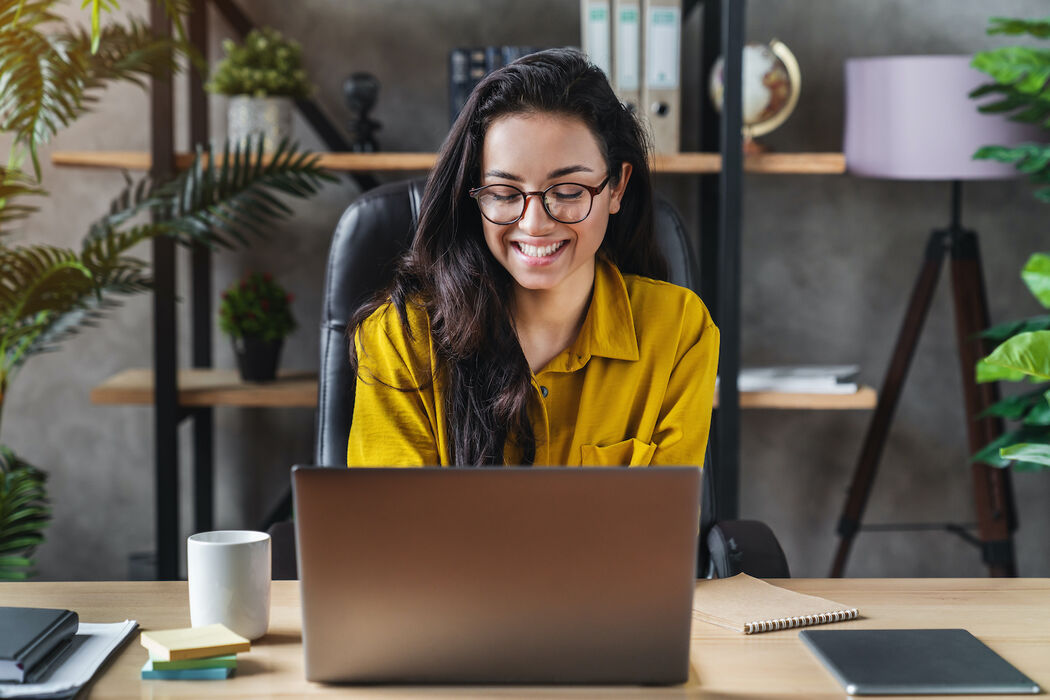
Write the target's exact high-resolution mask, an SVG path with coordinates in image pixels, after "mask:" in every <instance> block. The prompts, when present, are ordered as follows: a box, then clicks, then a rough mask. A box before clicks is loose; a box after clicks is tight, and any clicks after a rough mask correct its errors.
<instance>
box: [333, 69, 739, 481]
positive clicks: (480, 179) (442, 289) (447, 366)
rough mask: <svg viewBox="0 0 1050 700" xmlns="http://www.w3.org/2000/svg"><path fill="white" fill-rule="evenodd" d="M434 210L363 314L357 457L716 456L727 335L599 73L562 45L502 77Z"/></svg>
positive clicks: (441, 170) (353, 327) (429, 460)
mask: <svg viewBox="0 0 1050 700" xmlns="http://www.w3.org/2000/svg"><path fill="white" fill-rule="evenodd" d="M472 200H473V201H472ZM420 211H421V213H420V219H419V224H418V227H417V230H416V235H415V237H414V239H413V243H412V246H411V248H410V250H409V251H408V253H407V254H406V255H405V257H404V259H403V260H402V261H401V263H400V266H399V269H398V272H397V274H396V276H395V279H394V283H393V285H392V287H391V288H390V289H388V290H385V291H383V292H382V293H381V294H379V295H378V296H377V297H376V298H375V299H374V300H373V301H372V302H371V303H369V304H367V305H365V306H364V307H363V308H362V309H360V310H359V311H358V313H357V314H356V315H355V317H354V318H353V319H352V320H351V323H350V333H351V334H352V337H353V338H354V350H353V353H352V358H351V361H352V362H353V363H354V367H355V370H356V372H357V377H358V379H357V391H356V401H355V406H354V417H353V423H352V425H351V431H350V440H349V445H348V450H347V462H348V464H350V465H351V466H356V465H362V466H363V465H429V464H441V465H461V466H477V465H502V464H548V465H577V466H578V465H585V464H586V465H630V466H642V465H648V464H697V465H700V464H702V463H703V457H704V451H705V448H706V444H707V436H708V427H709V423H710V416H711V404H712V397H713V393H714V380H715V373H716V371H717V364H718V329H717V328H716V327H715V326H714V324H713V323H712V322H711V317H710V315H709V314H708V312H707V309H706V308H705V307H704V305H703V303H702V302H701V301H700V299H699V298H697V297H696V295H695V294H693V293H692V292H690V291H689V290H686V289H683V288H681V287H677V286H674V285H671V284H668V283H667V282H662V281H659V280H661V279H663V278H664V277H665V276H666V264H665V262H664V261H663V259H662V258H661V256H660V254H659V251H658V249H657V247H656V243H655V241H654V238H653V231H652V226H653V224H652V191H651V183H650V175H649V167H648V146H647V139H646V135H645V131H644V129H643V128H642V127H641V125H640V124H639V123H638V121H637V120H636V118H635V117H634V115H633V114H632V112H630V111H629V110H628V109H627V108H626V107H624V106H623V105H621V104H620V102H619V101H618V100H617V98H616V96H615V95H614V93H613V91H612V89H611V88H610V86H609V83H608V81H607V80H606V78H605V75H604V74H603V73H602V72H601V71H600V70H598V69H597V68H595V67H594V66H593V65H591V64H590V63H589V62H588V61H587V60H586V58H585V57H584V56H583V55H582V54H580V53H579V52H577V51H573V50H551V51H544V52H540V53H537V54H532V55H530V56H527V57H525V58H522V59H520V60H518V61H516V62H514V63H512V64H510V65H508V66H507V67H505V68H503V69H501V70H498V71H496V72H494V73H493V74H491V75H490V76H488V77H487V78H486V79H485V80H483V81H482V82H481V83H480V84H479V85H478V86H477V88H475V90H474V92H473V93H472V95H471V97H470V99H469V100H468V102H467V104H466V106H465V107H464V109H463V111H462V112H461V114H460V117H459V119H457V121H456V123H455V125H454V126H453V128H452V131H451V133H450V134H449V136H448V138H447V140H446V142H445V144H444V146H443V147H442V149H441V152H440V154H439V157H438V163H437V165H436V166H435V168H434V170H433V171H432V172H431V176H430V179H429V180H428V182H427V186H426V191H425V193H424V196H423V201H422V203H421V206H420Z"/></svg>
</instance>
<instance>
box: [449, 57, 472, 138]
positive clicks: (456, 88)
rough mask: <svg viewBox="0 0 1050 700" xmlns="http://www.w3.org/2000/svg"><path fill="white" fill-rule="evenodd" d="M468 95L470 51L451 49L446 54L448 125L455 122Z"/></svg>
mask: <svg viewBox="0 0 1050 700" xmlns="http://www.w3.org/2000/svg"><path fill="white" fill-rule="evenodd" d="M469 95H470V50H469V49H452V50H451V51H450V52H449V54H448V113H449V123H450V124H451V123H453V122H455V121H456V117H458V116H459V112H460V110H461V109H463V105H465V104H466V103H467V97H468V96H469Z"/></svg>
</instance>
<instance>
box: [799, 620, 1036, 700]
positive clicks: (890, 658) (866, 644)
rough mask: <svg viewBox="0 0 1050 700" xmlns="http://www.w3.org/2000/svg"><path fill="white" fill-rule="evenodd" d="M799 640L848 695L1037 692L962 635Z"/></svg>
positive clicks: (911, 632) (840, 635)
mask: <svg viewBox="0 0 1050 700" xmlns="http://www.w3.org/2000/svg"><path fill="white" fill-rule="evenodd" d="M798 636H799V638H800V639H802V641H803V642H805V643H806V645H807V646H808V647H809V648H810V650H811V651H813V653H814V654H816V656H817V658H819V659H820V660H821V661H822V662H823V663H824V665H825V666H826V667H827V668H828V670H829V671H830V672H831V674H832V675H833V676H835V679H836V680H837V681H838V682H839V683H841V684H842V687H843V688H845V689H846V692H847V693H849V694H850V695H993V694H1003V693H1011V694H1013V693H1025V694H1030V693H1038V692H1039V686H1038V685H1036V683H1035V682H1034V681H1032V679H1030V678H1028V677H1027V676H1025V675H1024V674H1023V673H1021V672H1020V671H1018V670H1017V669H1016V668H1014V667H1013V666H1012V665H1011V664H1010V663H1009V662H1008V661H1007V660H1006V659H1004V658H1003V657H1001V656H999V655H998V654H996V653H995V652H994V651H992V650H991V649H990V648H988V646H986V645H985V643H984V642H982V641H981V640H979V639H977V637H974V636H973V635H972V634H970V633H969V632H967V631H966V630H964V629H905V630H802V631H801V632H799V635H798Z"/></svg>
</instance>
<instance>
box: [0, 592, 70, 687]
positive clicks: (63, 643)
mask: <svg viewBox="0 0 1050 700" xmlns="http://www.w3.org/2000/svg"><path fill="white" fill-rule="evenodd" d="M79 625H80V618H79V617H78V616H77V614H76V613H75V612H73V611H72V610H56V609H52V608H10V607H0V682H11V681H14V682H16V683H24V682H25V681H26V680H27V679H28V678H30V677H31V676H32V675H35V674H34V673H33V672H34V670H35V669H36V667H37V665H38V664H39V663H40V662H42V661H44V660H45V659H50V661H52V662H53V661H55V660H57V658H59V657H61V656H63V655H64V654H63V653H62V652H63V650H62V649H59V647H68V645H69V640H71V639H72V638H73V635H75V634H76V633H77V627H79ZM56 650H57V651H58V653H55V654H53V653H52V652H56ZM47 665H48V666H50V665H51V664H50V663H48V664H47Z"/></svg>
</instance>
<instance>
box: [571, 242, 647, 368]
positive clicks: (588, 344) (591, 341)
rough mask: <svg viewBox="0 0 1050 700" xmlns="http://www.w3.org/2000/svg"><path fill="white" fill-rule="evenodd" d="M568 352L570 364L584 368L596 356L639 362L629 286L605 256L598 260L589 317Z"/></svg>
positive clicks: (599, 257)
mask: <svg viewBox="0 0 1050 700" xmlns="http://www.w3.org/2000/svg"><path fill="white" fill-rule="evenodd" d="M568 350H569V352H570V353H571V354H570V356H569V357H570V362H571V361H572V360H577V361H578V362H579V364H580V365H581V366H582V365H583V364H586V362H587V360H589V359H590V358H591V357H593V356H598V357H608V358H610V359H613V360H637V359H638V337H637V335H636V334H635V330H634V314H632V313H631V299H630V297H628V296H627V284H626V283H625V282H624V281H623V275H621V274H620V271H619V270H618V269H617V268H616V266H615V265H614V264H613V263H612V262H610V261H609V260H606V259H605V258H604V257H603V256H598V257H597V259H596V260H595V265H594V291H593V292H592V294H591V304H590V306H589V307H588V309H587V317H586V318H585V319H584V321H583V326H582V327H581V328H580V334H579V335H578V336H577V337H576V341H575V342H574V343H573V344H572V345H571V346H569V348H568ZM573 364H575V363H573Z"/></svg>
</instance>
